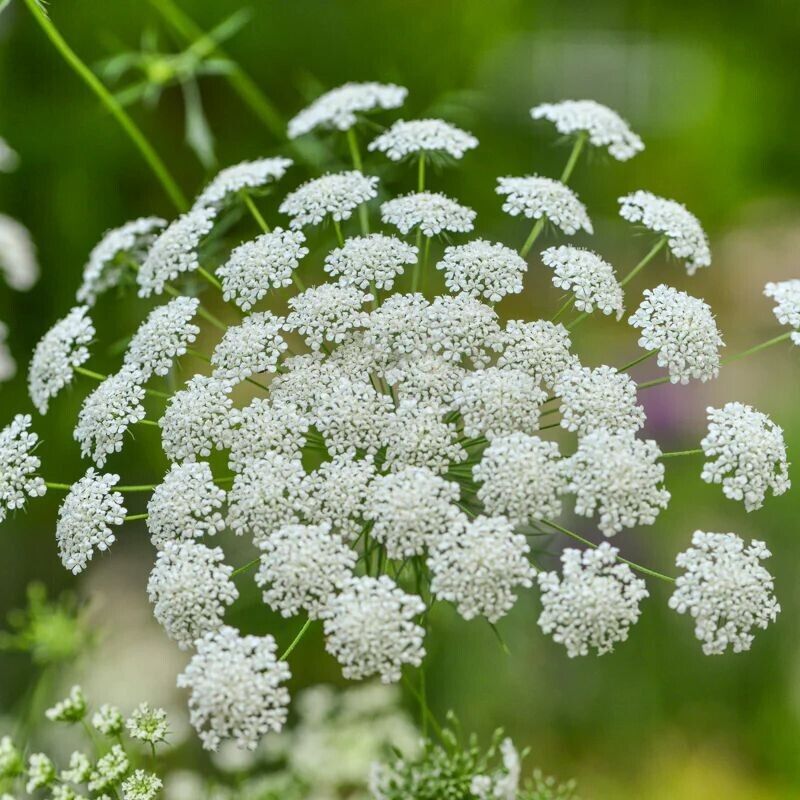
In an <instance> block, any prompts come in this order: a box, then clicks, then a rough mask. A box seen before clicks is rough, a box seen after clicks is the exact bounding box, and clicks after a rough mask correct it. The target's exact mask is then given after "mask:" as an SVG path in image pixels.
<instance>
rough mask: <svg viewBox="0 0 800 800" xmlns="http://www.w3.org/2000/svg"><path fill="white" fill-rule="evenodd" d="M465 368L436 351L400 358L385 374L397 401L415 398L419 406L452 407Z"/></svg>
mask: <svg viewBox="0 0 800 800" xmlns="http://www.w3.org/2000/svg"><path fill="white" fill-rule="evenodd" d="M466 374H467V371H466V370H465V369H464V368H463V367H460V366H459V365H458V364H454V363H453V362H452V361H450V360H448V359H446V358H443V357H442V356H440V355H437V354H436V353H425V354H424V355H421V356H409V357H405V358H401V359H400V360H399V361H396V362H395V363H394V364H393V365H392V366H391V367H389V368H388V369H387V370H386V371H385V373H384V377H385V378H386V380H387V381H388V382H389V383H390V384H392V385H394V386H395V392H396V394H397V398H398V399H399V400H401V401H402V400H416V401H417V402H418V403H420V404H421V405H433V406H438V407H440V408H442V409H451V408H452V406H453V397H454V395H455V393H456V392H457V391H458V390H459V389H460V388H461V382H462V381H463V380H464V377H465V375H466Z"/></svg>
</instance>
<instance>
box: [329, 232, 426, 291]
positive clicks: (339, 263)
mask: <svg viewBox="0 0 800 800" xmlns="http://www.w3.org/2000/svg"><path fill="white" fill-rule="evenodd" d="M416 260H417V248H416V247H414V246H413V245H410V244H406V243H405V242H404V241H402V239H398V238H397V237H396V236H387V235H386V234H383V233H373V234H370V235H369V236H353V237H351V238H349V239H347V240H346V241H345V243H344V244H343V245H342V246H341V247H337V248H336V249H335V250H331V252H330V253H328V255H327V256H325V272H327V273H328V274H330V275H333V276H334V277H336V276H339V281H340V282H341V283H343V284H351V285H353V286H357V287H358V288H359V289H368V288H369V287H370V286H371V285H374V286H375V288H376V289H386V290H389V289H391V288H392V286H394V281H395V278H397V277H398V276H399V275H402V274H403V270H404V268H405V266H406V264H413V263H414V262H415V261H416Z"/></svg>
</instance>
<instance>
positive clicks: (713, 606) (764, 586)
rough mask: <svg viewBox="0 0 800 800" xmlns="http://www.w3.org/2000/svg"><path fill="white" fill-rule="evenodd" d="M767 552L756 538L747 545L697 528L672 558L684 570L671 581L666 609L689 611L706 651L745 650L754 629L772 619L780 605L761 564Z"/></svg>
mask: <svg viewBox="0 0 800 800" xmlns="http://www.w3.org/2000/svg"><path fill="white" fill-rule="evenodd" d="M770 555H771V554H770V552H769V550H768V549H767V547H766V545H765V544H764V543H763V542H759V541H758V540H756V539H754V540H753V541H752V542H750V544H749V545H747V546H745V543H744V541H743V540H742V539H741V538H739V537H738V536H737V535H736V534H734V533H705V532H704V531H695V534H694V536H693V537H692V546H691V547H690V548H689V549H688V550H686V551H685V552H683V553H679V554H678V557H677V558H676V559H675V563H676V564H677V565H678V566H679V567H681V568H682V569H683V570H684V572H683V574H682V575H680V576H679V577H678V579H677V580H676V581H675V591H674V592H673V594H672V596H671V597H670V599H669V605H670V608H673V609H675V611H677V612H678V613H679V614H686V613H688V614H690V615H691V616H692V617H693V619H694V623H695V628H694V634H695V636H696V637H697V639H698V640H699V641H701V642H702V643H703V652H704V653H705V654H706V655H720V654H722V653H724V652H725V651H726V650H727V649H728V648H729V647H731V648H732V649H733V651H734V652H735V653H740V652H742V651H743V650H749V649H750V646H751V644H752V643H753V628H762V629H763V628H766V627H767V626H768V625H769V623H770V622H774V621H775V619H776V617H777V616H778V614H779V613H780V610H781V607H780V605H779V604H778V602H777V601H776V600H775V595H774V594H773V580H772V576H771V575H770V574H769V572H767V570H766V569H765V568H764V567H763V566H762V565H761V562H762V561H764V560H765V559H767V558H769V556H770Z"/></svg>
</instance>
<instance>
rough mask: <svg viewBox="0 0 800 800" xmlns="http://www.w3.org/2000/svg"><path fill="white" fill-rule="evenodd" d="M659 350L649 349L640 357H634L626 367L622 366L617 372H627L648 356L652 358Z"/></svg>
mask: <svg viewBox="0 0 800 800" xmlns="http://www.w3.org/2000/svg"><path fill="white" fill-rule="evenodd" d="M657 352H658V350H648V351H647V352H646V353H645V354H644V355H642V356H639V358H634V359H633V361H630V362H628V363H627V364H626V365H625V366H624V367H620V368H619V369H618V370H617V372H627V371H628V370H629V369H633V368H634V367H635V366H636V365H637V364H641V363H642V362H643V361H647V359H648V358H651V357H652V356H654V355H655V354H656V353H657Z"/></svg>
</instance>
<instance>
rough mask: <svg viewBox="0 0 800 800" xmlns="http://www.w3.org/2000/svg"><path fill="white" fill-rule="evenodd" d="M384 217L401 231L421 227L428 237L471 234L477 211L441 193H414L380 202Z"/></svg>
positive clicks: (382, 216)
mask: <svg viewBox="0 0 800 800" xmlns="http://www.w3.org/2000/svg"><path fill="white" fill-rule="evenodd" d="M381 219H382V220H383V221H384V222H386V223H388V224H389V225H394V226H395V227H396V228H397V229H398V230H399V231H400V233H408V232H409V231H411V230H413V229H414V228H417V227H418V228H419V229H420V230H421V231H422V233H423V234H425V236H438V235H439V234H440V233H469V232H470V231H471V230H472V228H473V227H474V223H475V212H474V211H473V210H472V209H471V208H467V206H462V205H461V203H457V202H456V201H455V200H452V199H451V198H449V197H447V196H445V195H443V194H441V193H440V192H415V193H412V194H406V195H402V196H401V197H395V198H394V199H392V200H387V201H386V202H385V203H383V205H381Z"/></svg>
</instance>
